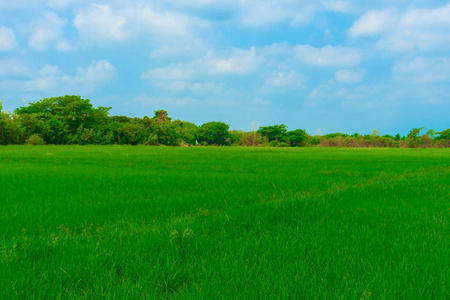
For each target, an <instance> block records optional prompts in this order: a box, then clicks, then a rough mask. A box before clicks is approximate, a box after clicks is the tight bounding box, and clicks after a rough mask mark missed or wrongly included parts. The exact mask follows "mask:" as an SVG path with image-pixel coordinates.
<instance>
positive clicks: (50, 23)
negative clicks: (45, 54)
mask: <svg viewBox="0 0 450 300" xmlns="http://www.w3.org/2000/svg"><path fill="white" fill-rule="evenodd" d="M66 25H67V21H66V20H63V19H61V18H60V17H59V16H58V15H57V14H55V13H53V12H47V13H44V16H43V18H42V19H40V20H39V21H37V22H36V23H35V24H33V27H34V30H33V34H32V36H31V37H30V39H29V41H28V44H29V45H30V47H32V48H35V49H38V50H44V49H47V48H51V47H54V46H55V45H57V44H58V43H61V42H64V41H63V40H62V32H63V28H64V26H66Z"/></svg>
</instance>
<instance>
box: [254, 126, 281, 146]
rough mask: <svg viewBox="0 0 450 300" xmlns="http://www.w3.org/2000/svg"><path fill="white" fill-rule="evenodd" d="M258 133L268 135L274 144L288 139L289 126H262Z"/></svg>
mask: <svg viewBox="0 0 450 300" xmlns="http://www.w3.org/2000/svg"><path fill="white" fill-rule="evenodd" d="M258 133H259V134H260V135H261V136H263V137H266V138H267V139H268V140H269V143H270V145H272V146H274V145H277V144H278V143H281V142H286V141H287V140H288V135H287V134H286V133H287V126H286V125H284V124H281V125H273V126H263V127H260V128H259V129H258Z"/></svg>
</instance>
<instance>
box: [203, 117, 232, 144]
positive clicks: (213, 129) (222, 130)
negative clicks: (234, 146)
mask: <svg viewBox="0 0 450 300" xmlns="http://www.w3.org/2000/svg"><path fill="white" fill-rule="evenodd" d="M229 127H230V126H229V125H228V124H225V123H223V122H209V123H205V124H203V125H202V126H200V127H199V128H198V130H197V135H196V136H197V140H198V142H199V143H201V142H206V143H207V144H208V145H218V146H226V145H230V144H231V135H230V132H229V131H228V129H229Z"/></svg>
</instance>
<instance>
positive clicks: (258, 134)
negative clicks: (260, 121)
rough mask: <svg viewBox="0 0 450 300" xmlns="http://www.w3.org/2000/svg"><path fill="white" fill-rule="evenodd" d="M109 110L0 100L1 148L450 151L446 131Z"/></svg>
mask: <svg viewBox="0 0 450 300" xmlns="http://www.w3.org/2000/svg"><path fill="white" fill-rule="evenodd" d="M110 109H111V107H102V106H99V107H98V108H94V107H93V105H92V104H91V102H90V100H88V99H86V100H85V99H81V97H80V96H64V97H54V98H48V99H47V98H46V99H43V100H40V101H38V102H35V103H30V104H29V105H28V106H26V107H20V108H17V109H15V110H14V113H12V114H11V113H9V112H4V111H1V110H2V103H1V102H0V145H11V144H19V145H20V144H32V145H42V144H54V145H66V144H69V145H70V144H80V145H85V144H100V145H108V144H122V145H123V144H131V145H138V144H143V145H166V146H184V145H204V146H207V145H218V146H230V145H235V146H277V147H289V146H290V147H295V146H319V147H403V148H404V147H411V148H419V147H437V148H442V147H450V128H449V129H446V130H443V131H441V132H436V131H435V130H433V129H431V130H428V131H427V133H426V134H423V135H422V134H421V130H422V129H423V128H413V129H412V130H411V131H410V133H409V134H408V135H407V136H403V137H402V136H400V134H397V135H395V136H392V135H388V134H387V135H383V136H380V133H379V132H378V131H377V130H376V129H374V130H373V132H372V133H371V134H368V135H360V134H358V133H354V134H352V135H349V134H343V133H332V134H327V135H319V134H318V135H314V136H311V135H309V134H308V133H307V132H306V131H305V130H303V129H296V130H292V131H288V129H287V126H286V125H284V124H281V125H273V126H264V127H261V128H259V129H257V128H256V126H255V129H254V131H251V132H244V131H240V130H229V125H227V124H225V123H223V122H209V123H205V124H203V125H201V126H197V125H195V124H193V123H190V122H186V121H181V120H175V121H173V120H172V119H171V118H170V117H169V116H168V113H167V112H166V111H165V110H158V111H156V112H155V115H154V116H153V117H147V116H145V117H143V118H130V117H126V116H109V111H110Z"/></svg>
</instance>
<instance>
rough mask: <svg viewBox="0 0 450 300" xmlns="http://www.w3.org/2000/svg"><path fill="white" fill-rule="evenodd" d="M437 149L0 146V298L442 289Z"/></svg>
mask: <svg viewBox="0 0 450 300" xmlns="http://www.w3.org/2000/svg"><path fill="white" fill-rule="evenodd" d="M449 183H450V151H449V150H447V149H395V148H387V149H375V148H370V149H363V148H251V147H247V148H240V147H145V146H135V147H133V146H6V147H0V298H2V299H79V298H81V299H98V298H103V297H104V298H118V299H122V298H128V299H157V298H170V299H172V298H174V299H217V298H220V299H236V298H238V299H265V298H276V299H450V238H449V237H450V224H449V220H450V188H449V185H450V184H449Z"/></svg>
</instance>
